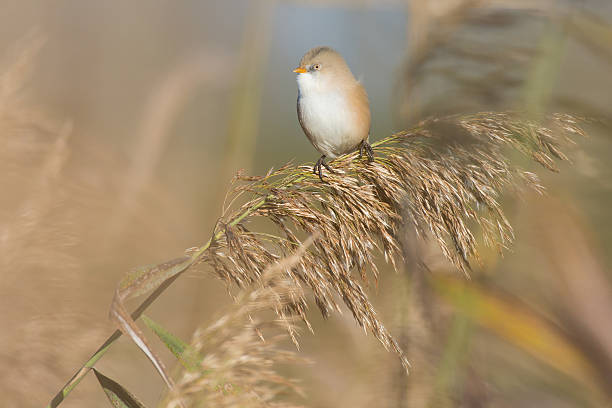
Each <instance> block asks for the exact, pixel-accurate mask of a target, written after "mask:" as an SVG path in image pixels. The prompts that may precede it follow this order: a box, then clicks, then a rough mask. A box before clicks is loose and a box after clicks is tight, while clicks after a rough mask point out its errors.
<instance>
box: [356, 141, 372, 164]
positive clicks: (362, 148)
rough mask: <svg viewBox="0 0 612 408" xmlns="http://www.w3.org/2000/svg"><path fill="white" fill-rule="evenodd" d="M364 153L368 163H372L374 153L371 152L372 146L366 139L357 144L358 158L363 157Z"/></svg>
mask: <svg viewBox="0 0 612 408" xmlns="http://www.w3.org/2000/svg"><path fill="white" fill-rule="evenodd" d="M364 151H365V152H366V155H367V156H368V163H372V162H373V161H374V151H373V150H372V146H370V144H369V143H368V141H367V139H363V140H362V141H361V143H360V144H359V158H360V159H361V158H362V157H363V152H364Z"/></svg>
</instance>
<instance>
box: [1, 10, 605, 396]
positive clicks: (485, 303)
mask: <svg viewBox="0 0 612 408" xmlns="http://www.w3.org/2000/svg"><path fill="white" fill-rule="evenodd" d="M2 3H3V4H2V6H1V8H2V13H0V139H1V140H0V192H1V193H0V265H1V267H2V268H1V271H2V272H1V273H2V275H1V277H2V279H1V280H0V310H1V311H2V312H1V315H0V316H1V320H0V321H1V322H2V328H3V330H2V334H0V390H1V391H2V395H3V396H4V397H3V400H4V401H6V402H5V405H6V406H9V407H22V406H42V405H43V404H47V403H48V402H49V400H50V398H51V397H52V396H53V394H54V393H55V392H56V391H57V390H58V389H59V388H60V387H61V386H62V385H63V384H64V382H65V381H66V380H67V379H68V378H69V377H70V376H71V375H72V373H73V372H74V371H75V370H76V369H78V367H79V366H80V365H81V364H82V363H83V361H84V360H86V359H87V358H88V357H89V355H90V354H91V353H92V352H93V351H94V350H95V349H96V348H97V347H98V345H99V344H100V343H101V342H103V341H104V339H105V338H106V336H107V335H108V334H109V333H110V332H111V331H112V330H113V329H114V327H113V326H112V324H111V323H110V322H109V321H108V319H107V311H108V307H109V304H110V301H111V298H112V294H113V291H114V288H115V286H116V284H117V282H118V281H119V280H120V278H121V277H122V276H123V274H124V273H125V272H126V271H128V270H129V269H131V268H132V267H134V266H138V265H146V264H154V263H158V262H162V261H165V260H167V259H170V258H173V257H174V256H176V254H180V253H182V252H183V250H184V249H185V248H188V247H192V246H194V245H199V244H200V243H201V242H202V241H204V240H206V239H208V237H209V236H210V234H211V231H212V229H213V227H214V226H215V222H216V221H217V218H218V217H219V216H220V215H221V208H222V202H223V199H224V196H225V193H226V190H227V189H228V187H229V183H230V180H231V178H232V176H233V175H234V174H235V172H236V171H237V170H239V169H245V171H246V173H250V174H264V173H265V172H266V171H267V170H268V169H269V168H270V167H279V166H281V165H283V164H285V163H286V162H288V161H290V160H293V161H294V162H296V163H300V162H308V161H313V160H314V159H316V158H317V157H318V154H317V152H316V151H315V150H314V149H313V148H312V147H311V145H310V144H309V143H308V141H307V139H306V138H305V137H304V136H303V134H302V132H301V129H300V128H299V126H298V122H297V118H296V113H295V99H296V94H297V90H296V84H295V79H294V74H293V73H292V72H291V70H292V69H293V68H294V67H295V66H296V64H297V62H298V61H299V58H300V57H301V55H302V54H303V53H304V52H305V51H307V50H308V49H309V48H311V47H313V46H316V45H330V46H333V47H335V48H337V49H338V50H339V51H340V52H341V53H342V54H343V55H344V56H345V58H346V59H347V61H348V63H349V66H350V67H351V68H352V70H353V72H354V73H355V75H356V76H357V77H359V78H361V79H362V81H363V83H364V84H365V87H366V89H367V90H368V93H369V95H370V100H371V105H372V112H373V128H372V140H377V139H380V138H382V137H384V136H388V135H390V134H391V133H392V132H394V131H398V130H402V129H407V128H408V127H410V126H412V125H414V124H416V123H417V122H418V121H420V120H421V119H423V118H425V117H427V116H440V115H445V114H449V113H470V112H478V111H491V110H518V111H521V112H524V113H525V115H526V116H527V117H533V118H537V117H539V115H541V114H543V113H547V112H558V111H560V112H569V113H573V114H578V115H584V116H591V117H597V118H600V119H603V120H604V121H603V122H597V123H595V124H592V125H590V126H589V129H588V133H589V135H590V137H589V138H588V139H586V140H581V141H580V143H579V144H578V145H577V146H576V147H575V148H574V149H573V151H571V152H570V154H569V155H570V158H571V160H572V162H573V164H572V165H567V164H562V165H561V166H560V169H561V172H560V173H559V174H544V173H541V174H542V178H543V184H544V185H545V186H546V187H547V196H546V197H544V198H542V197H540V196H535V194H533V195H527V196H526V198H525V199H524V200H521V201H519V200H516V199H513V198H512V197H508V198H507V199H505V200H504V207H505V209H506V213H507V214H508V215H509V216H510V221H511V222H512V223H513V225H514V226H515V235H516V243H515V244H514V246H513V247H512V250H511V251H506V252H505V254H504V255H505V256H504V257H503V258H502V257H500V256H499V255H498V254H497V253H496V252H495V251H489V252H487V251H486V250H484V249H483V251H484V252H483V254H484V256H483V263H482V266H480V267H478V268H476V269H475V270H474V271H473V272H472V273H471V279H466V278H465V277H464V276H463V275H462V274H461V273H460V272H458V271H456V270H455V269H453V268H452V267H451V266H450V264H449V263H448V262H446V261H443V259H442V257H441V255H440V253H439V249H436V248H437V247H436V245H435V242H434V241H433V240H432V241H431V242H423V241H422V240H418V239H416V238H414V237H407V238H406V246H407V247H408V248H409V252H410V253H411V254H412V256H411V257H409V258H408V262H407V264H406V266H405V268H404V269H405V273H402V274H394V273H392V272H391V271H390V268H388V267H385V266H384V264H381V272H382V273H381V279H380V280H379V282H378V285H377V286H374V285H371V287H370V288H369V293H370V295H371V300H372V302H373V304H374V305H375V306H376V307H377V310H378V312H379V315H380V318H381V320H382V321H384V322H385V323H386V324H387V327H388V329H389V331H390V332H391V333H392V334H393V335H394V336H395V337H396V338H398V339H399V340H400V343H401V345H402V346H403V347H404V348H405V351H406V353H407V356H408V358H409V359H410V360H411V362H412V371H411V374H410V376H406V375H405V373H404V372H403V370H402V368H401V365H400V363H399V361H398V359H397V357H396V356H395V355H393V354H391V353H386V352H385V351H384V350H383V349H382V348H381V347H380V345H379V344H378V342H377V341H376V340H375V339H374V338H373V337H372V336H367V337H365V336H363V333H362V331H361V329H360V328H359V327H358V326H357V325H356V324H355V322H354V320H353V318H352V317H351V315H350V313H348V312H347V313H344V314H343V315H339V314H335V315H332V316H331V317H330V318H329V319H327V320H324V319H323V318H321V317H320V316H319V315H318V314H317V312H316V310H315V309H316V308H314V307H313V308H311V311H310V316H309V317H310V319H311V322H312V324H313V326H314V328H315V335H311V334H308V333H307V332H306V333H304V334H303V335H302V338H301V345H302V347H301V350H300V352H299V353H298V354H299V356H300V357H306V358H308V359H310V360H312V363H311V364H309V365H299V366H290V365H287V366H283V367H281V368H280V372H281V373H284V374H285V375H287V376H290V377H292V378H298V379H299V380H300V381H301V382H300V384H301V388H302V390H303V392H304V395H305V397H300V396H299V395H298V396H295V397H294V398H293V403H295V404H301V405H307V406H320V407H332V406H333V407H341V406H346V407H349V406H381V407H451V406H452V407H454V406H464V407H506V406H507V407H515V406H538V407H574V406H585V407H600V406H609V404H610V402H609V401H610V396H611V395H612V324H611V323H610V313H611V311H612V285H611V282H612V275H611V272H610V266H611V265H612V251H610V248H611V247H612V232H611V231H612V229H611V228H610V227H611V226H612V217H610V215H609V209H610V208H612V194H611V192H612V182H611V181H610V180H612V166H610V157H612V140H611V139H610V129H609V127H607V126H606V125H605V120H610V119H611V118H612V3H610V2H609V1H605V0H600V1H597V0H583V1H578V0H576V1H571V0H567V1H560V0H557V1H555V0H549V1H546V0H542V1H522V0H514V1H512V0H489V1H487V0H436V1H428V2H424V1H417V0H413V1H409V0H406V1H399V0H397V1H393V0H387V1H379V2H374V1H342V0H336V1H301V2H294V1H281V0H277V1H272V0H270V1H235V0H231V1H210V2H199V1H182V2H170V1H159V0H156V1H146V2H144V1H138V2H123V3H122V2H111V3H108V2H93V1H80V2H75V1H62V0H59V1H55V2H18V1H6V0H5V1H3V2H2ZM448 137H453V135H452V134H449V135H448ZM516 160H517V161H521V160H523V159H521V158H518V157H517V158H516ZM522 164H524V165H527V166H531V165H529V164H525V163H522ZM534 168H535V165H534ZM423 264H425V265H427V267H428V269H427V270H425V269H424V268H422V267H421V266H420V265H423ZM231 304H232V298H231V297H230V296H228V294H227V290H226V288H225V285H224V284H223V283H222V282H219V281H218V280H217V279H215V278H214V277H213V276H212V275H211V274H209V273H206V268H204V267H201V268H200V269H199V270H197V271H190V272H189V273H188V274H187V275H186V276H183V277H181V278H180V279H179V280H178V281H177V282H176V283H175V284H174V286H173V287H172V288H171V289H169V291H168V292H167V293H166V294H164V296H163V297H161V298H160V300H159V301H158V302H156V304H155V305H154V306H153V307H152V308H151V310H150V311H149V312H148V314H149V315H151V316H154V317H155V319H156V321H159V322H163V324H164V326H165V327H166V328H167V329H169V330H171V331H172V332H174V333H175V334H177V335H179V336H180V337H182V338H184V339H189V338H191V336H192V334H193V332H194V330H195V329H196V327H198V326H199V325H201V324H202V323H206V322H211V321H213V319H214V318H215V317H218V316H219V314H220V313H222V311H223V310H225V308H226V307H230V306H231ZM158 346H159V345H158ZM160 347H161V346H160ZM291 347H292V346H291V345H290V343H288V344H286V348H287V349H290V348H291ZM164 358H166V359H167V361H168V363H169V364H172V361H173V360H172V359H171V358H169V356H164ZM97 367H100V368H101V370H102V371H103V372H104V373H105V374H107V375H109V376H110V377H112V378H113V379H115V380H117V381H119V382H120V383H121V384H123V385H124V386H126V387H127V388H128V389H130V390H131V391H132V392H133V393H134V394H136V395H138V396H139V397H140V398H141V399H142V400H143V402H144V403H145V404H146V405H147V406H156V404H157V403H158V401H159V400H160V397H161V396H162V395H163V394H164V385H163V383H162V381H161V380H160V378H159V377H158V376H157V374H156V373H155V372H154V371H153V370H152V369H151V368H150V363H149V362H148V361H146V359H145V358H144V357H143V356H142V353H140V352H139V351H138V350H137V349H136V347H135V346H134V345H133V344H132V343H131V342H130V341H128V339H122V340H121V341H119V342H118V344H117V345H116V346H115V347H114V348H113V349H112V350H111V351H110V352H109V353H108V355H106V356H105V357H104V359H102V360H101V361H100V362H99V363H98V365H97ZM107 404H108V402H107V401H106V399H105V397H104V395H103V393H102V392H101V391H100V389H99V387H98V385H97V383H96V381H95V378H94V377H93V376H91V375H90V376H88V378H86V379H85V380H84V382H83V384H82V385H80V386H79V387H78V388H77V389H75V391H74V392H73V393H72V394H71V395H70V396H69V397H68V398H67V399H66V401H64V402H63V404H62V406H65V407H79V406H89V407H103V406H107Z"/></svg>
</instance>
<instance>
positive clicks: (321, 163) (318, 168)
mask: <svg viewBox="0 0 612 408" xmlns="http://www.w3.org/2000/svg"><path fill="white" fill-rule="evenodd" d="M321 166H322V167H325V168H326V169H327V170H328V171H329V172H330V173H333V172H334V171H333V170H332V168H331V167H329V164H327V163H325V155H323V156H321V157H320V158H319V160H317V163H316V164H315V165H314V167H313V168H312V172H313V173H314V174H318V175H319V178H320V179H321V181H323V171H322V170H321Z"/></svg>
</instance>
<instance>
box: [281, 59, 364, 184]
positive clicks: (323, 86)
mask: <svg viewBox="0 0 612 408" xmlns="http://www.w3.org/2000/svg"><path fill="white" fill-rule="evenodd" d="M293 72H295V73H297V74H298V75H297V84H298V99H297V112H298V119H299V121H300V125H301V126H302V129H303V130H304V133H305V134H306V136H307V137H308V139H309V140H310V142H311V143H312V145H313V146H314V147H315V149H317V150H318V151H319V152H320V153H321V154H322V156H321V157H320V158H319V160H318V161H317V163H316V164H315V166H314V168H313V172H314V173H315V174H318V175H319V178H320V179H321V181H322V180H323V173H322V171H321V167H322V166H323V167H325V168H326V169H327V170H329V171H330V172H333V170H332V169H331V168H330V166H329V165H328V164H327V163H325V159H326V158H330V159H334V158H336V157H338V156H340V155H343V154H345V153H349V152H351V151H353V150H356V149H359V157H361V156H362V155H363V153H364V152H365V153H366V155H367V157H368V161H369V162H371V161H373V160H374V155H373V152H372V148H371V147H370V144H369V143H368V137H369V134H370V103H369V102H368V94H367V93H366V91H365V89H364V87H363V85H361V83H359V81H357V80H356V79H355V77H354V76H353V74H352V72H351V70H350V69H349V67H348V65H347V64H346V62H345V61H344V58H342V56H341V55H340V54H339V53H338V52H336V51H335V50H333V49H332V48H329V47H316V48H313V49H311V50H310V51H308V52H307V53H306V54H304V56H303V57H302V60H301V61H300V66H299V67H297V68H296V69H294V70H293Z"/></svg>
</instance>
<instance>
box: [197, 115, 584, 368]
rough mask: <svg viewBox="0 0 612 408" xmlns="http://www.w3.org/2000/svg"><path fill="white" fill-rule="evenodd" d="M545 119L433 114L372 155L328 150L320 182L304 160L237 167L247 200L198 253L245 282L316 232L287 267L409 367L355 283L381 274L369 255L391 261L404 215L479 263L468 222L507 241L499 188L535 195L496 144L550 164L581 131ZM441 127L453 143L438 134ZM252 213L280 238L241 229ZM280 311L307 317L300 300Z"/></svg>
mask: <svg viewBox="0 0 612 408" xmlns="http://www.w3.org/2000/svg"><path fill="white" fill-rule="evenodd" d="M548 123H549V126H548V127H546V126H542V125H539V124H538V123H536V122H532V121H528V120H524V119H521V118H520V117H519V116H518V115H517V114H512V113H493V112H485V113H479V114H475V115H463V116H451V117H448V118H444V119H431V120H427V121H424V122H422V123H421V124H419V126H417V127H416V128H415V129H413V130H412V131H408V132H400V133H398V134H396V135H394V136H391V137H389V138H386V139H384V140H381V141H380V142H377V143H374V144H373V147H374V149H375V152H376V159H375V161H374V162H373V163H371V164H365V163H364V162H362V161H356V160H355V158H356V155H357V153H353V154H349V155H346V156H343V157H340V158H338V159H336V160H335V161H333V162H332V163H333V167H334V169H335V171H336V173H335V174H330V175H329V176H328V178H327V179H326V182H324V183H321V182H320V181H319V180H318V179H317V178H316V177H314V176H313V175H312V172H311V167H310V166H285V167H283V168H281V169H279V170H277V171H270V172H269V173H268V174H267V175H266V176H264V177H244V176H241V175H238V176H237V179H238V180H244V181H249V182H250V183H247V184H246V185H242V184H239V185H237V186H235V187H234V190H233V191H234V193H235V194H236V196H235V197H234V198H233V199H232V202H234V201H235V200H236V199H237V197H238V196H240V195H242V194H243V193H245V192H249V193H252V194H254V195H255V196H256V198H254V199H252V200H250V201H248V202H247V203H245V204H244V205H243V206H242V207H241V208H239V209H238V211H236V212H233V213H231V214H226V215H224V216H223V217H221V219H220V221H219V222H218V226H220V229H219V230H218V231H217V235H218V236H219V239H216V240H214V241H213V242H212V244H211V245H210V247H209V248H208V249H207V250H206V251H205V252H204V253H203V255H202V257H201V260H202V261H204V262H206V263H208V264H210V265H211V266H212V267H213V269H214V270H215V271H216V273H217V274H218V275H219V277H221V278H222V279H223V280H225V281H228V282H233V283H236V284H238V285H239V286H244V285H248V284H251V283H253V282H255V281H257V280H258V279H260V277H261V273H262V271H263V269H264V268H265V266H266V265H268V264H270V263H271V262H274V261H275V260H276V259H279V258H280V257H282V256H284V255H285V254H287V253H288V252H291V251H292V250H293V248H295V246H296V245H298V243H299V241H298V236H299V235H300V234H312V233H314V232H318V233H320V234H321V238H320V239H319V240H318V241H317V242H316V243H315V245H314V246H313V249H312V250H310V251H308V252H307V253H306V254H305V255H304V256H303V257H302V258H301V260H300V262H299V264H298V265H296V266H295V267H294V268H292V270H291V271H290V275H291V277H292V278H293V279H294V280H295V282H296V283H297V284H299V285H307V286H309V287H310V289H311V290H312V291H313V294H314V297H315V300H316V303H317V305H318V307H319V309H320V310H321V313H322V314H323V315H324V316H327V315H329V313H330V312H331V311H332V310H337V311H339V310H340V307H339V305H338V304H337V302H336V300H335V295H338V296H339V297H340V298H342V300H343V301H344V303H345V305H346V306H347V307H348V308H349V310H350V311H351V312H352V314H353V316H354V318H355V320H356V321H357V322H358V323H359V324H360V325H361V326H362V327H363V328H364V329H367V330H369V331H371V332H372V333H373V334H374V335H375V336H376V338H377V339H378V340H379V341H380V342H381V343H382V344H383V346H384V347H385V348H387V349H390V350H393V351H395V352H396V353H398V355H400V357H401V360H402V363H403V364H404V366H405V367H407V366H408V362H407V360H406V358H405V356H404V354H403V352H402V350H401V349H400V347H399V346H398V344H397V342H396V341H395V339H394V338H393V337H392V336H391V334H390V333H389V332H388V331H387V329H386V328H385V327H384V325H383V324H382V322H381V321H380V320H379V319H378V317H377V315H376V312H375V310H374V308H373V307H372V304H371V303H370V301H369V299H368V296H367V294H366V291H365V290H364V287H363V284H364V283H366V284H367V282H368V277H367V273H366V270H367V269H369V270H370V271H371V272H372V275H373V276H374V278H375V279H377V277H378V267H377V265H376V262H375V253H376V252H377V251H378V252H380V253H382V254H383V255H384V258H385V259H386V260H387V261H389V262H390V263H391V264H392V265H393V267H394V268H395V269H397V266H398V265H399V264H401V263H399V262H398V261H401V260H402V254H401V251H400V245H399V237H398V235H399V231H400V229H401V228H402V225H403V224H404V223H409V224H412V226H413V227H414V228H416V231H417V232H418V234H419V235H420V236H422V237H427V236H432V237H433V238H434V239H435V240H436V241H437V243H438V244H439V246H440V247H441V249H442V252H443V254H444V255H445V256H446V257H447V258H448V259H449V260H450V261H451V262H452V263H453V264H454V265H455V266H456V267H457V268H458V269H460V270H461V271H463V272H464V273H466V274H467V273H468V271H469V269H470V262H471V261H474V260H478V252H477V242H476V238H475V236H474V234H473V232H472V230H471V225H472V223H474V224H475V225H477V226H478V227H480V228H481V230H482V234H483V237H484V243H485V244H486V245H489V246H496V247H498V248H499V249H501V248H504V247H507V246H508V245H509V244H510V243H511V242H512V240H513V232H512V227H511V226H510V223H509V222H508V220H507V218H506V217H505V215H504V213H503V211H502V208H501V205H500V203H499V195H500V193H501V191H502V189H504V188H508V187H515V188H518V187H519V186H521V185H526V186H528V187H531V188H533V189H535V190H536V191H538V192H541V191H542V186H540V184H539V182H538V178H537V177H536V176H535V174H533V173H530V172H528V171H525V170H521V169H518V168H515V166H514V165H512V164H510V163H509V162H508V160H507V159H506V158H505V153H506V152H504V147H512V148H514V149H516V150H518V151H519V152H521V153H524V154H526V155H528V156H530V157H531V158H533V159H534V160H535V161H537V162H538V163H540V164H541V165H542V166H544V167H545V168H547V169H549V170H556V168H555V167H554V160H553V159H554V158H557V159H560V160H567V157H566V156H565V155H564V154H563V153H562V152H561V150H560V145H561V144H562V143H563V142H567V141H568V140H570V139H569V137H570V136H571V135H575V134H577V135H583V134H584V132H583V131H582V129H581V128H580V127H579V126H578V125H577V119H576V118H573V117H572V116H569V115H563V114H556V115H552V116H551V117H550V118H549V120H548ZM442 130H444V131H442ZM449 130H451V131H452V132H453V134H454V138H453V140H441V137H440V136H441V135H444V134H446V135H448V131H449ZM468 144H469V145H468ZM245 213H246V214H248V215H247V216H246V217H244V218H243V219H242V220H241V221H240V222H239V223H235V222H234V223H233V224H234V226H230V225H232V221H235V220H236V219H237V218H238V217H240V216H241V214H245ZM255 217H265V218H267V219H268V220H270V221H272V222H273V223H274V224H275V225H276V227H277V232H278V235H274V234H260V233H258V232H255V231H252V230H251V229H249V227H248V226H247V223H248V221H250V219H252V218H255ZM289 309H290V311H291V312H292V313H295V314H297V315H299V316H300V317H301V318H302V319H303V320H304V321H305V322H306V323H307V324H308V319H307V317H306V313H305V309H306V302H305V300H304V299H303V298H300V299H298V301H296V302H294V303H292V304H291V305H290V307H289ZM309 327H310V325H309Z"/></svg>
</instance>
